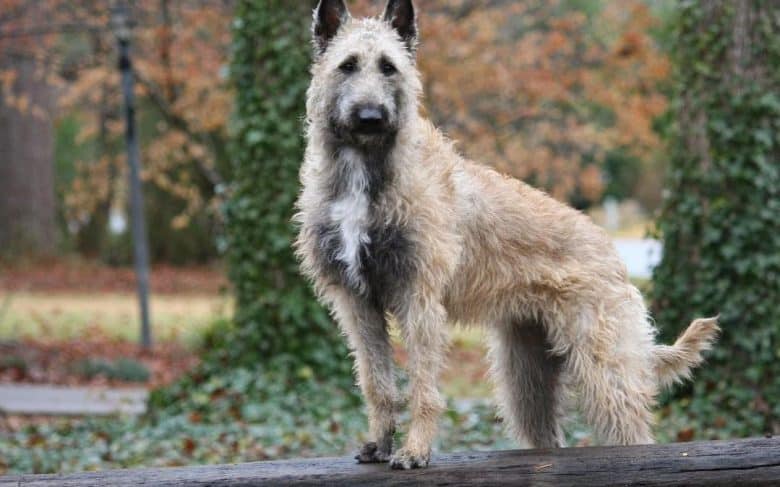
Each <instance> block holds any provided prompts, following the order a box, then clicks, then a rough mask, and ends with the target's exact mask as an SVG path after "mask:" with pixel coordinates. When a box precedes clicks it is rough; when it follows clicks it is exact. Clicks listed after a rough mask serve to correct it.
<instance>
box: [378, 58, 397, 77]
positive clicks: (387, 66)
mask: <svg viewBox="0 0 780 487" xmlns="http://www.w3.org/2000/svg"><path fill="white" fill-rule="evenodd" d="M379 69H380V70H381V71H382V74H384V75H385V76H392V75H394V74H395V73H397V72H398V68H396V67H395V65H394V64H393V63H391V62H390V61H384V60H383V61H380V62H379Z"/></svg>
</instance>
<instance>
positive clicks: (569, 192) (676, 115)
mask: <svg viewBox="0 0 780 487" xmlns="http://www.w3.org/2000/svg"><path fill="white" fill-rule="evenodd" d="M314 3H315V2H313V1H311V0H307V1H301V2H285V1H282V0H136V1H129V0H128V1H119V0H117V1H109V0H67V1H65V0H62V1H60V0H42V1H37V2H33V1H29V0H0V475H2V474H5V473H48V472H72V471H83V470H96V469H107V468H130V467H140V466H173V465H190V464H203V463H225V462H241V461H254V460H265V459H275V458H286V457H301V456H315V455H324V456H334V455H341V454H346V453H349V452H351V451H353V450H355V449H356V448H357V447H358V445H360V444H361V443H362V440H364V439H365V438H364V435H365V432H366V420H365V416H364V414H363V410H362V405H361V399H360V397H359V394H358V391H357V390H356V388H355V386H354V385H353V380H352V376H351V359H350V358H349V357H348V353H347V350H346V348H345V346H344V344H343V340H342V338H341V337H339V336H338V333H337V330H336V326H335V325H334V324H333V323H332V322H331V320H330V318H329V317H328V314H327V312H326V311H325V310H323V309H322V308H321V307H320V306H319V305H318V304H317V302H316V300H315V299H314V297H313V296H312V293H311V290H310V288H309V286H308V284H307V283H306V282H305V281H304V280H303V279H302V278H301V276H300V275H299V274H298V271H297V263H296V261H295V259H294V257H293V255H292V251H291V248H290V245H291V241H292V238H293V235H294V228H293V227H292V225H291V223H290V217H291V215H292V203H293V201H294V199H295V196H296V193H297V191H298V181H297V169H298V167H299V164H300V161H301V159H302V152H303V139H302V135H301V134H302V126H301V120H302V115H303V113H304V96H305V90H306V87H307V84H308V65H309V62H310V40H309V22H310V18H311V9H312V8H313V7H314ZM416 4H417V7H418V9H419V10H420V13H421V15H420V28H421V33H422V44H421V48H420V51H419V54H418V59H419V67H420V70H421V71H422V73H423V78H424V86H425V90H426V98H425V101H424V110H425V112H426V114H427V115H428V116H429V117H430V118H432V119H433V121H434V122H435V123H436V124H437V125H438V126H439V127H440V128H441V129H442V130H444V131H445V132H446V133H447V134H448V135H449V136H450V137H452V138H454V139H455V140H457V145H458V147H459V149H460V150H461V151H462V152H464V153H465V154H466V155H467V156H469V157H472V158H474V159H476V160H478V161H480V162H483V163H485V164H490V165H492V166H494V167H496V168H497V169H499V170H500V171H502V172H505V173H508V174H511V175H513V176H515V177H518V178H521V179H523V180H525V181H527V182H529V183H530V184H533V185H534V186H537V187H540V188H543V189H545V190H546V191H548V192H549V193H550V194H551V195H553V196H554V197H555V198H557V199H559V200H561V201H564V202H567V203H569V204H571V205H573V206H575V207H576V208H578V209H580V210H582V211H584V212H586V213H588V214H589V215H591V216H592V217H593V219H594V220H595V221H596V222H597V223H598V224H600V225H602V226H604V227H605V228H606V229H607V230H608V231H609V232H610V233H611V234H612V235H613V236H614V239H615V244H616V246H617V247H618V250H619V252H620V253H621V255H622V256H623V257H624V260H625V261H626V265H627V266H628V268H629V272H630V274H631V275H632V278H633V279H634V281H635V283H636V284H637V285H638V286H639V287H640V289H641V290H642V291H643V292H644V293H645V296H646V298H647V301H648V304H649V305H650V306H651V308H652V310H653V312H654V317H655V319H656V322H657V324H658V326H659V328H660V330H661V339H663V340H665V341H667V342H668V341H671V340H673V339H674V338H675V336H676V334H677V333H678V332H679V331H680V330H681V329H682V328H683V327H684V326H686V325H687V324H688V323H689V322H690V321H691V319H692V318H694V317H697V316H705V315H706V316H711V315H716V314H720V316H721V318H722V327H723V329H724V333H723V336H722V338H721V341H720V342H719V344H718V347H717V349H716V350H714V351H713V352H712V353H711V354H710V355H709V360H708V362H707V364H706V365H705V366H704V367H703V368H702V369H700V370H698V371H697V372H696V381H695V382H694V383H690V384H685V385H681V386H678V387H676V388H675V389H674V390H673V391H669V392H668V393H665V394H664V395H663V396H662V398H661V405H660V407H659V408H658V410H657V422H658V424H657V427H656V432H657V435H658V438H659V440H660V441H664V442H667V441H690V440H694V439H725V438H734V437H742V436H759V435H763V434H771V433H774V434H778V433H780V365H778V364H780V306H779V305H780V6H777V3H776V2H764V1H759V0H745V1H739V2H731V1H727V0H698V1H696V0H686V1H676V0H621V1H619V2H618V1H616V0H474V1H465V0H450V1H444V0H417V2H416ZM383 6H384V5H383V2H381V1H379V0H376V1H371V0H354V1H352V2H350V8H351V10H352V12H353V14H355V15H359V14H370V15H374V14H377V13H378V12H380V11H381V8H382V7H383ZM120 41H121V43H120ZM122 43H128V44H125V46H129V57H125V58H121V57H120V47H121V45H120V44H122ZM120 61H121V62H120ZM120 68H124V69H125V71H124V74H130V73H131V74H132V76H133V78H134V79H133V84H132V85H130V86H131V87H132V90H130V91H131V92H132V95H133V96H134V98H135V100H134V107H133V108H134V110H133V115H134V118H135V120H134V122H135V124H134V125H132V126H131V127H132V128H131V129H130V130H128V125H127V123H128V117H127V111H126V107H127V105H126V104H125V100H126V96H127V95H128V92H127V91H125V92H123V90H122V84H121V81H122V76H123V71H122V69H120ZM130 69H132V71H130ZM128 135H132V136H135V137H136V138H137V142H138V146H139V148H140V165H141V171H140V177H139V179H138V181H139V182H140V183H141V184H142V192H141V193H140V194H141V195H142V197H143V205H144V210H143V212H142V214H143V216H144V220H145V228H146V236H145V238H144V236H143V235H139V234H138V233H136V237H137V238H136V240H135V242H136V244H137V243H138V242H141V243H142V244H143V243H145V244H147V245H146V247H147V252H146V253H147V254H148V256H149V260H150V263H151V270H150V273H149V276H150V277H149V298H148V299H149V303H150V313H149V320H148V324H149V327H148V330H149V331H150V334H147V335H145V334H144V333H142V325H141V322H142V321H143V320H142V315H141V314H140V313H139V297H138V294H137V289H138V288H137V280H136V271H135V270H134V267H133V265H134V262H136V261H135V259H134V256H135V255H137V254H134V251H135V250H134V249H135V247H134V239H133V232H132V231H131V230H132V228H133V222H134V221H138V220H135V219H134V214H133V211H132V209H133V206H132V205H131V204H130V201H131V199H132V198H131V196H132V194H133V186H132V184H131V182H132V180H133V179H132V176H133V173H132V171H131V170H130V167H131V163H132V162H134V161H133V158H132V157H131V158H128V155H127V154H128V151H127V147H128V144H127V143H128V137H127V136H128ZM135 217H137V215H135ZM138 237H140V238H138ZM143 255H145V254H144V253H143V252H142V254H141V257H143ZM143 260H144V259H143V258H142V261H143ZM141 264H143V262H141ZM140 271H141V275H142V276H143V275H144V274H145V272H144V266H143V265H141V267H140ZM142 281H143V280H142ZM144 338H146V340H144ZM481 338H482V336H481V332H480V331H479V330H457V331H456V332H455V334H454V340H453V344H452V349H451V351H450V356H451V363H450V367H449V368H448V370H447V371H446V372H445V374H444V378H443V387H444V391H445V393H446V395H447V396H448V398H449V403H448V410H447V413H446V414H445V415H444V418H443V419H442V422H441V428H442V432H441V434H440V436H439V439H438V442H437V444H436V449H437V450H438V451H458V450H473V449H497V448H511V447H513V446H516V445H513V443H512V442H511V441H509V440H507V439H506V437H505V435H504V434H503V433H502V431H501V429H502V425H501V422H500V420H499V419H497V418H496V417H495V413H494V408H493V405H492V403H491V390H490V387H489V385H488V382H487V381H486V380H485V373H486V368H487V367H486V365H485V362H484V361H483V360H482V357H483V352H484V348H483V344H482V340H481ZM397 355H398V359H399V361H400V362H401V363H403V362H404V360H405V357H404V352H403V350H402V349H401V348H400V346H399V347H398V348H397ZM399 381H401V382H402V383H403V382H404V381H405V379H404V376H403V373H402V372H401V371H399ZM403 421H406V417H405V416H403V417H402V422H403ZM401 430H403V428H401ZM399 434H400V433H399ZM568 434H569V444H570V445H589V444H592V443H593V439H592V437H591V433H590V432H589V431H588V430H587V428H585V427H584V426H582V425H581V423H580V422H579V420H578V418H577V417H576V415H575V416H573V417H572V419H571V424H570V425H569V427H568Z"/></svg>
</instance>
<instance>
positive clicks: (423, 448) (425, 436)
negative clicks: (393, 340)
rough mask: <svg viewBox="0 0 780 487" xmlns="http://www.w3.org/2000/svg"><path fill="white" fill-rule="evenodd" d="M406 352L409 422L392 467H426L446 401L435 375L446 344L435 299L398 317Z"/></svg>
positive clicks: (442, 313) (440, 309) (443, 321)
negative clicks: (402, 444) (405, 435)
mask: <svg viewBox="0 0 780 487" xmlns="http://www.w3.org/2000/svg"><path fill="white" fill-rule="evenodd" d="M399 321H400V324H401V327H402V330H403V334H404V339H405V342H406V348H407V350H408V353H409V364H408V373H409V379H410V387H411V389H410V391H409V392H410V394H409V409H410V412H411V416H412V419H411V424H410V426H409V434H408V435H407V438H406V443H405V444H404V447H403V448H401V449H400V450H398V451H397V452H396V453H395V455H393V458H392V460H391V461H390V465H391V467H392V468H395V469H404V470H407V469H411V468H421V467H426V466H428V462H429V461H430V458H431V444H432V443H433V439H434V436H435V435H436V429H437V426H438V420H439V416H440V415H441V413H442V411H443V410H444V408H445V402H444V399H443V398H442V396H441V394H440V393H439V389H438V384H437V382H438V377H439V371H440V369H441V367H442V363H443V362H444V354H445V348H446V346H447V329H446V312H445V311H444V307H443V306H441V305H440V304H439V303H438V302H436V303H431V304H427V305H417V306H415V307H412V308H411V309H409V310H408V312H407V313H406V316H402V317H399Z"/></svg>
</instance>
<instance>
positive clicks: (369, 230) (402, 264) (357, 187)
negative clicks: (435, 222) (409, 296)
mask: <svg viewBox="0 0 780 487" xmlns="http://www.w3.org/2000/svg"><path fill="white" fill-rule="evenodd" d="M356 177H357V178H359V177H360V176H356ZM369 194H370V193H369V190H368V188H367V187H366V186H365V185H362V184H361V183H360V180H359V179H358V180H357V181H352V182H351V184H348V185H347V190H346V191H345V192H344V193H343V194H341V195H339V196H338V197H337V198H334V199H333V201H331V202H329V203H328V206H327V212H326V219H325V221H323V222H322V223H321V224H320V227H319V228H318V239H319V241H318V245H317V249H318V251H319V253H320V259H319V260H320V262H321V265H322V266H323V268H324V269H323V270H324V271H325V273H326V274H327V275H328V276H329V279H330V280H331V281H335V282H337V283H339V284H341V285H343V286H344V287H346V288H347V289H349V290H350V291H352V292H354V293H356V294H358V295H360V296H362V297H365V298H368V299H370V300H371V301H372V302H373V303H374V304H375V305H377V306H380V307H382V308H387V307H388V306H389V305H390V303H391V301H392V300H393V299H394V298H396V297H397V296H398V295H399V292H401V291H402V290H403V289H404V288H405V287H406V286H407V285H408V283H409V281H410V279H411V276H412V274H413V271H414V254H413V249H412V244H411V240H410V238H409V234H408V230H407V229H406V228H403V227H401V226H397V225H388V224H385V223H384V222H383V219H382V218H379V213H378V209H377V208H376V206H375V203H374V202H372V200H371V198H370V196H369Z"/></svg>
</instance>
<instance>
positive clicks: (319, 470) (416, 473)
mask: <svg viewBox="0 0 780 487" xmlns="http://www.w3.org/2000/svg"><path fill="white" fill-rule="evenodd" d="M93 485H94V486H98V485H100V486H104V485H111V486H131V485H132V486H135V485H160V486H205V485H209V486H217V487H220V486H231V487H237V486H263V485H274V486H276V485H310V486H315V485H316V486H322V485H348V486H349V485H354V486H365V485H372V486H374V485H378V486H403V485H426V486H427V485H432V486H435V485H440V486H444V485H447V486H460V485H513V486H535V487H538V486H574V485H598V486H618V485H620V486H632V485H642V486H670V485H685V486H690V487H695V486H705V485H706V486H707V487H716V486H740V485H750V486H760V485H780V438H762V439H749V440H734V441H715V442H699V443H678V444H671V445H649V446H628V447H596V448H564V449H558V450H523V451H505V452H479V453H456V454H450V455H434V458H433V462H432V465H431V466H430V467H429V468H427V469H423V470H412V471H406V472H404V471H393V470H390V469H389V468H388V467H387V465H386V464H383V465H357V464H356V463H355V461H354V460H353V459H351V458H322V459H309V460H287V461H279V462H260V463H248V464H244V465H221V466H211V467H189V468H172V469H156V470H126V471H107V472H97V473H84V474H76V475H43V476H34V475H27V476H21V477H6V478H0V487H12V486H13V487H33V486H34V487H53V486H62V487H83V486H93Z"/></svg>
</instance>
